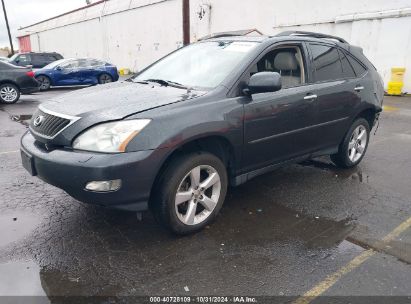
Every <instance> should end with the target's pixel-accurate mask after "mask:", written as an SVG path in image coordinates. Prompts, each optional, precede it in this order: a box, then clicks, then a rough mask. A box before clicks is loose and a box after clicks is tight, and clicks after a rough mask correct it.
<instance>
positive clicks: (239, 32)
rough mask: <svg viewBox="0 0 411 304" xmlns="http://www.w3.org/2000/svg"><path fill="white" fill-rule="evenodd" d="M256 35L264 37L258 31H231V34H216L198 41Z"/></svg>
mask: <svg viewBox="0 0 411 304" xmlns="http://www.w3.org/2000/svg"><path fill="white" fill-rule="evenodd" d="M254 32H255V33H256V34H258V35H263V34H262V33H261V32H260V31H259V30H257V29H247V30H239V31H230V32H221V33H214V34H210V35H207V36H204V37H201V38H200V39H198V41H202V40H207V39H214V38H221V37H234V36H247V35H249V34H251V33H254Z"/></svg>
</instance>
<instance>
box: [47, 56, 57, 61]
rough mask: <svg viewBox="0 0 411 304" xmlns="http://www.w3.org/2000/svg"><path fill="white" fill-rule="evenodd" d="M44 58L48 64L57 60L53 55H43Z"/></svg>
mask: <svg viewBox="0 0 411 304" xmlns="http://www.w3.org/2000/svg"><path fill="white" fill-rule="evenodd" d="M45 56H46V58H47V59H46V60H47V61H49V62H53V61H56V60H57V59H58V58H57V57H56V56H54V55H45Z"/></svg>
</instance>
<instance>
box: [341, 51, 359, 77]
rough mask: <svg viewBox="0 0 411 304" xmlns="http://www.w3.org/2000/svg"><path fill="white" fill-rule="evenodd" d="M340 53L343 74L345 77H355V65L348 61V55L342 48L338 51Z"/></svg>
mask: <svg viewBox="0 0 411 304" xmlns="http://www.w3.org/2000/svg"><path fill="white" fill-rule="evenodd" d="M338 52H339V53H340V57H341V65H342V70H343V73H342V76H343V77H344V78H355V72H354V69H353V67H352V66H351V63H350V62H349V61H348V58H347V56H345V54H344V52H342V51H341V50H339V51H338Z"/></svg>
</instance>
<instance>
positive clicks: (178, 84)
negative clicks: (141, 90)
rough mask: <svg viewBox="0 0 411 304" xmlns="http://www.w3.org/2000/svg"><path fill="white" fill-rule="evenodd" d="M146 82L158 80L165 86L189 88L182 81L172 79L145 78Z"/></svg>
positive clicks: (157, 81)
mask: <svg viewBox="0 0 411 304" xmlns="http://www.w3.org/2000/svg"><path fill="white" fill-rule="evenodd" d="M143 81H144V82H156V83H158V84H160V85H163V86H166V87H167V86H172V87H176V88H181V89H187V87H186V86H185V85H183V84H181V83H178V82H175V81H171V80H164V79H145V80H143Z"/></svg>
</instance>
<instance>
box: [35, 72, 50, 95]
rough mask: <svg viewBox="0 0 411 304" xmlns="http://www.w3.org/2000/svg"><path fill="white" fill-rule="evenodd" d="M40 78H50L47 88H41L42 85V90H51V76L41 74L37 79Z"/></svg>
mask: <svg viewBox="0 0 411 304" xmlns="http://www.w3.org/2000/svg"><path fill="white" fill-rule="evenodd" d="M39 78H45V79H48V81H49V85H48V87H47V88H41V87H40V91H47V90H49V89H50V86H51V79H50V78H49V77H47V76H44V75H40V76H38V77H36V80H37V81H38V79H39ZM39 82H40V81H39Z"/></svg>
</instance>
